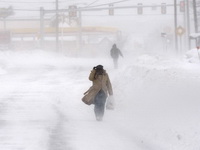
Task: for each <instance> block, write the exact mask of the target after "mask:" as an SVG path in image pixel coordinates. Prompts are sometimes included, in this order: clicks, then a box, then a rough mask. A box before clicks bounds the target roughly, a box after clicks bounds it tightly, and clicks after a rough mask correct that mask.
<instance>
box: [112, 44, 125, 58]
mask: <svg viewBox="0 0 200 150" xmlns="http://www.w3.org/2000/svg"><path fill="white" fill-rule="evenodd" d="M110 55H111V57H112V58H113V59H118V58H119V55H120V56H122V57H123V55H122V53H121V51H120V50H119V48H117V46H116V45H115V44H114V45H113V46H112V49H111V50H110Z"/></svg>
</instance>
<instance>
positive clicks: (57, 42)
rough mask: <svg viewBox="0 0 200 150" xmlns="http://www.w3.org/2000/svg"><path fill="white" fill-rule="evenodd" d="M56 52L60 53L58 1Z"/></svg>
mask: <svg viewBox="0 0 200 150" xmlns="http://www.w3.org/2000/svg"><path fill="white" fill-rule="evenodd" d="M56 51H59V20H58V0H56Z"/></svg>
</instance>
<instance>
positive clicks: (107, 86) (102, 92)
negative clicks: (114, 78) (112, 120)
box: [87, 65, 113, 121]
mask: <svg viewBox="0 0 200 150" xmlns="http://www.w3.org/2000/svg"><path fill="white" fill-rule="evenodd" d="M89 80H90V81H92V86H91V87H90V89H89V90H88V91H87V92H88V93H91V95H93V96H94V97H93V104H94V113H95V116H96V120H97V121H101V120H102V119H103V116H104V110H105V103H106V99H107V97H108V94H109V95H110V96H111V95H113V90H112V85H111V82H110V79H109V76H108V74H107V73H106V70H104V69H103V66H102V65H98V66H96V67H94V68H93V69H92V71H91V73H90V75H89Z"/></svg>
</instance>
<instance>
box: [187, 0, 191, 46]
mask: <svg viewBox="0 0 200 150" xmlns="http://www.w3.org/2000/svg"><path fill="white" fill-rule="evenodd" d="M186 11H187V31H188V32H187V33H188V35H187V36H188V48H189V49H190V48H191V40H190V8H189V0H186Z"/></svg>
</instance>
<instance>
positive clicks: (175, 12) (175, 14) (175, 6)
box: [174, 0, 178, 51]
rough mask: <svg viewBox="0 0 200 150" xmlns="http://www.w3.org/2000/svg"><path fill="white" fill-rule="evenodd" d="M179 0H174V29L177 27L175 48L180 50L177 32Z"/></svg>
mask: <svg viewBox="0 0 200 150" xmlns="http://www.w3.org/2000/svg"><path fill="white" fill-rule="evenodd" d="M176 4H177V0H174V29H175V32H174V33H175V49H176V51H178V37H177V34H176V29H177V5H176Z"/></svg>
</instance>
